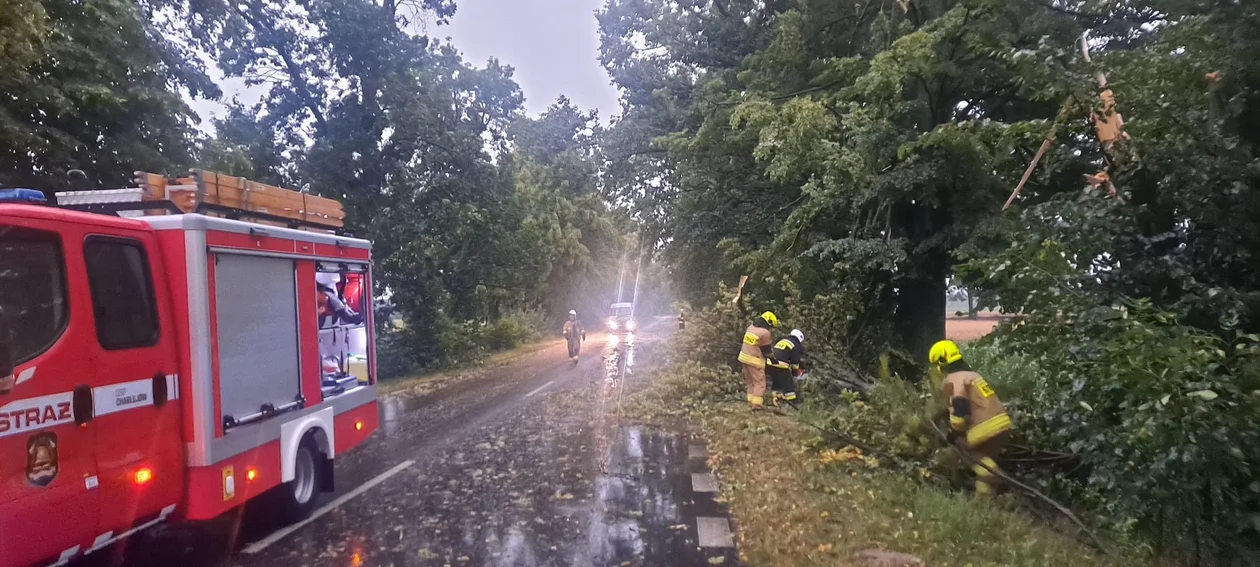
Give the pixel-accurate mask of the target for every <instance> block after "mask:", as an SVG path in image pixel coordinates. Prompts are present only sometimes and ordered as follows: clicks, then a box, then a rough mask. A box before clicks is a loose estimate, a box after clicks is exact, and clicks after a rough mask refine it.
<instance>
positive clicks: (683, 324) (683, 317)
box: [678, 310, 687, 331]
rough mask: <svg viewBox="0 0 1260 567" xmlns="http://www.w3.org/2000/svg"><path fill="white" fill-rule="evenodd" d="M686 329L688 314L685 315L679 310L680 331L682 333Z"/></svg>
mask: <svg viewBox="0 0 1260 567" xmlns="http://www.w3.org/2000/svg"><path fill="white" fill-rule="evenodd" d="M686 328H687V314H686V313H684V312H683V311H682V310H679V311H678V330H679V331H681V330H684V329H686Z"/></svg>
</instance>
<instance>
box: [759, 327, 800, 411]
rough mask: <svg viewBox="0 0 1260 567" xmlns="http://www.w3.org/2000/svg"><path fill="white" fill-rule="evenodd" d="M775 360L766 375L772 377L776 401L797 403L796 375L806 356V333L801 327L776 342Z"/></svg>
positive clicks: (767, 368)
mask: <svg viewBox="0 0 1260 567" xmlns="http://www.w3.org/2000/svg"><path fill="white" fill-rule="evenodd" d="M773 352H774V361H773V362H770V363H768V364H767V365H766V376H767V377H769V378H770V387H771V389H772V391H773V396H774V398H773V399H774V403H775V405H778V402H779V400H783V401H785V402H787V403H789V404H791V405H793V406H795V405H796V402H797V395H796V376H797V375H798V374H799V373H800V371H801V360H802V358H803V357H804V356H805V333H802V332H801V330H800V329H792V332H791V334H789V335H788V336H787V337H785V338H784V339H783V340H781V341H779V342H777V343H774V351H773Z"/></svg>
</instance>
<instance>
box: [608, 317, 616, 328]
mask: <svg viewBox="0 0 1260 567" xmlns="http://www.w3.org/2000/svg"><path fill="white" fill-rule="evenodd" d="M608 329H609V330H612V331H616V330H617V320H616V319H609V320H608Z"/></svg>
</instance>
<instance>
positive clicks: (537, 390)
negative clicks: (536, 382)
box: [525, 380, 556, 398]
mask: <svg viewBox="0 0 1260 567" xmlns="http://www.w3.org/2000/svg"><path fill="white" fill-rule="evenodd" d="M555 383H556V381H555V380H548V381H547V383H546V384H543V385H542V386H539V387H537V388H534V391H532V392H530V393H528V394H525V397H526V398H528V397H530V396H532V395H534V394H537V393H538V392H541V391H543V390H545V389H547V387H548V386H550V385H552V384H555Z"/></svg>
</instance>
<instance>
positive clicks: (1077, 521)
mask: <svg viewBox="0 0 1260 567" xmlns="http://www.w3.org/2000/svg"><path fill="white" fill-rule="evenodd" d="M928 423H929V424H930V425H931V426H932V429H934V430H936V434H937V435H939V436H940V437H941V440H942V441H945V442H946V443H948V444H949V446H950V447H952V448H953V449H954V452H955V453H957V454H958V455H959V456H961V457H962V458H963V460H964V461H967V462H970V463H971V464H972V465H973V466H974V465H979V466H981V467H984V469H985V470H987V471H989V472H991V473H993V475H994V476H996V477H998V478H1000V479H1002V480H1004V481H1006V482H1008V483H1010V484H1011V486H1014V487H1016V488H1019V489H1021V490H1023V491H1024V492H1026V493H1028V494H1029V495H1031V496H1033V497H1035V498H1037V499H1038V500H1041V501H1042V502H1045V503H1046V504H1049V505H1051V506H1053V507H1054V508H1055V509H1056V510H1058V511H1059V512H1060V513H1062V514H1063V515H1064V516H1066V517H1067V519H1069V520H1071V521H1072V523H1074V524H1076V527H1078V528H1080V530H1081V531H1082V532H1085V535H1087V536H1089V539H1090V541H1091V542H1092V543H1093V544H1094V547H1096V548H1098V550H1099V551H1101V552H1103V553H1104V554H1106V553H1108V551H1107V546H1106V545H1104V544H1103V542H1102V539H1100V538H1099V537H1098V535H1097V534H1095V533H1094V532H1093V531H1092V530H1090V529H1089V527H1087V526H1086V525H1085V522H1082V521H1081V519H1080V518H1077V517H1076V514H1073V513H1072V511H1071V510H1069V509H1068V508H1067V506H1064V505H1062V504H1060V503H1058V502H1057V501H1055V500H1054V499H1053V498H1050V497H1049V496H1046V495H1045V494H1042V493H1041V491H1040V490H1037V489H1036V488H1033V487H1031V486H1028V485H1027V484H1024V483H1022V482H1020V481H1018V480H1015V479H1013V478H1011V477H1010V476H1008V475H1007V474H1006V473H1004V472H1002V471H1000V470H997V469H994V468H992V467H990V466H989V465H986V464H984V463H982V462H980V461H978V460H976V459H975V458H973V457H972V456H971V455H970V454H968V453H967V452H966V451H963V450H962V449H960V448H959V447H958V445H955V444H953V443H950V442H949V436H948V435H946V434H945V432H944V431H941V428H940V427H938V426H937V425H936V421H934V420H931V419H929V420H928Z"/></svg>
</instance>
